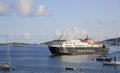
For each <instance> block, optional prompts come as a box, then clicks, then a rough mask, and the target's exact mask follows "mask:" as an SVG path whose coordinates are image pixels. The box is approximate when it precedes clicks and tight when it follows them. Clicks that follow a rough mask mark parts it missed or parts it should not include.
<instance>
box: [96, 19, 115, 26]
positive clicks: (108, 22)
mask: <svg viewBox="0 0 120 73" xmlns="http://www.w3.org/2000/svg"><path fill="white" fill-rule="evenodd" d="M97 24H102V25H114V24H117V21H112V20H111V21H110V20H109V21H98V22H97Z"/></svg>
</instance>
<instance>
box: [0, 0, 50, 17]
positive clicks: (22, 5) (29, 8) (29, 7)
mask: <svg viewBox="0 0 120 73" xmlns="http://www.w3.org/2000/svg"><path fill="white" fill-rule="evenodd" d="M34 2H35V0H14V1H13V3H11V5H9V6H8V4H7V3H2V2H0V15H5V14H10V11H11V13H17V14H18V15H20V16H51V14H50V13H49V12H48V11H47V10H46V9H45V6H44V5H43V4H39V5H38V7H37V10H36V11H34V7H35V6H33V3H34ZM35 9H36V8H35Z"/></svg>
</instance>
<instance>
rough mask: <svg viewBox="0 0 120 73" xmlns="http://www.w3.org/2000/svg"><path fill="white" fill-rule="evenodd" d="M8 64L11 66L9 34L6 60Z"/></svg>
mask: <svg viewBox="0 0 120 73" xmlns="http://www.w3.org/2000/svg"><path fill="white" fill-rule="evenodd" d="M6 63H7V64H9V65H10V46H9V42H8V34H7V58H6Z"/></svg>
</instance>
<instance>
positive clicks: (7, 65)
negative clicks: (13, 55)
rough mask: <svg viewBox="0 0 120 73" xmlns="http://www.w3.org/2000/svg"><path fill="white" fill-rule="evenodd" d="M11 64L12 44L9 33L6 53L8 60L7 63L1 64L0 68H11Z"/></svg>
mask: <svg viewBox="0 0 120 73" xmlns="http://www.w3.org/2000/svg"><path fill="white" fill-rule="evenodd" d="M10 68H11V66H10V46H9V43H8V35H7V54H6V61H5V63H3V64H1V65H0V69H3V70H10Z"/></svg>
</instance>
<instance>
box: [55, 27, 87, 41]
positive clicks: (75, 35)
mask: <svg viewBox="0 0 120 73" xmlns="http://www.w3.org/2000/svg"><path fill="white" fill-rule="evenodd" d="M55 34H56V35H57V36H58V37H59V36H60V35H63V36H64V38H66V39H79V38H80V37H85V36H86V34H87V30H85V29H82V28H80V27H74V28H68V29H66V30H64V31H63V32H60V31H59V30H57V31H56V32H55Z"/></svg>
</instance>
